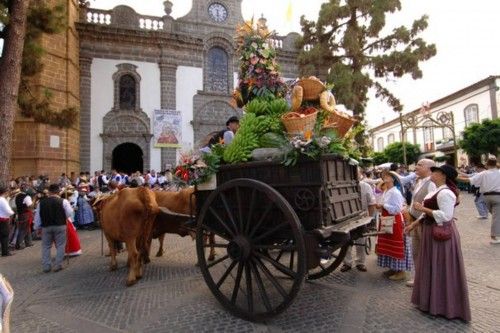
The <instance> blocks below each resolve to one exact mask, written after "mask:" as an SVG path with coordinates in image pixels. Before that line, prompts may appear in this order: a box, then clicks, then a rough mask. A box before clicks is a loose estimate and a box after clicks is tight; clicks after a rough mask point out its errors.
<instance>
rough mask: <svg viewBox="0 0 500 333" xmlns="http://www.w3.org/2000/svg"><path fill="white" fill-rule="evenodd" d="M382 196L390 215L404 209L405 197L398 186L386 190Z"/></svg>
mask: <svg viewBox="0 0 500 333" xmlns="http://www.w3.org/2000/svg"><path fill="white" fill-rule="evenodd" d="M382 198H383V206H384V209H385V210H386V211H387V212H388V213H389V214H390V215H396V214H398V213H400V212H401V211H402V210H403V205H404V203H405V199H404V198H403V195H402V194H401V191H399V190H398V188H397V187H396V186H394V187H393V188H391V189H390V190H387V191H385V192H384V194H383V196H382Z"/></svg>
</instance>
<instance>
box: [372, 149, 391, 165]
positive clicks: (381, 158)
mask: <svg viewBox="0 0 500 333" xmlns="http://www.w3.org/2000/svg"><path fill="white" fill-rule="evenodd" d="M372 159H373V164H374V165H380V164H383V163H387V162H389V159H388V158H387V156H385V154H384V152H383V151H377V152H374V153H373V154H372Z"/></svg>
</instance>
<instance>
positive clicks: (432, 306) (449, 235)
mask: <svg viewBox="0 0 500 333" xmlns="http://www.w3.org/2000/svg"><path fill="white" fill-rule="evenodd" d="M463 171H465V170H462V171H457V170H456V169H455V168H454V167H452V166H450V165H448V164H444V165H441V166H439V167H438V166H436V164H435V162H434V161H433V160H430V159H421V160H419V161H418V162H417V163H416V165H415V170H414V172H411V173H409V172H408V171H407V170H406V168H404V167H400V166H398V165H396V164H392V165H391V166H390V168H388V169H380V170H377V169H374V170H370V171H367V172H360V191H361V201H362V202H361V203H362V207H363V209H365V210H366V211H367V212H368V214H369V216H374V217H378V219H379V223H378V231H379V232H378V235H377V243H376V249H375V252H376V254H377V265H378V266H380V267H382V268H385V269H387V270H386V271H385V272H384V273H383V275H384V276H386V277H387V278H388V279H390V280H393V281H406V285H407V286H408V287H412V288H413V294H412V299H411V301H412V303H413V304H415V305H416V306H417V307H418V308H419V309H420V310H422V311H425V312H428V313H430V314H432V315H441V316H444V317H446V318H450V319H451V318H460V319H462V320H464V321H470V319H471V313H470V305H469V297H468V290H467V281H466V277H465V267H464V263H463V257H462V252H461V245H460V235H459V232H458V229H457V228H456V224H455V223H456V222H455V218H454V211H455V207H456V206H457V205H458V204H459V203H460V193H459V192H460V190H459V188H458V186H457V183H462V184H464V183H466V184H470V185H472V186H473V188H472V192H473V193H474V194H475V204H476V207H477V210H478V213H479V215H478V219H481V220H486V219H488V217H489V214H491V240H490V243H491V244H492V245H495V244H500V170H499V169H498V163H497V160H496V159H494V158H489V159H488V160H487V162H486V165H482V164H478V165H476V166H475V167H473V168H469V169H468V170H467V173H466V172H463ZM382 221H383V222H382ZM387 226H389V230H390V232H387V231H384V228H387ZM364 242H365V240H364V239H360V240H357V241H356V244H357V245H355V246H354V247H355V248H356V256H355V259H354V260H353V259H352V256H351V249H349V250H348V252H347V255H346V257H345V259H344V263H343V265H342V267H341V268H340V270H341V272H347V271H349V270H351V269H352V267H353V266H354V265H355V267H356V268H357V269H358V270H359V271H361V272H365V271H366V270H367V268H366V265H365V251H364Z"/></svg>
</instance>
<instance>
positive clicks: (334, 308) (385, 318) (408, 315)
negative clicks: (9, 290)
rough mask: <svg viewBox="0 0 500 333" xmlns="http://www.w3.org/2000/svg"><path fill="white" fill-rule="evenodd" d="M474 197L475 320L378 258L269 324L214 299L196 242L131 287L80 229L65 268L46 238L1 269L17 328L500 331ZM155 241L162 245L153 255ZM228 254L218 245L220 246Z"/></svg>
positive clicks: (492, 268)
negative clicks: (76, 252) (444, 308)
mask: <svg viewBox="0 0 500 333" xmlns="http://www.w3.org/2000/svg"><path fill="white" fill-rule="evenodd" d="M476 215H477V213H476V210H475V208H474V205H473V201H472V197H471V196H470V195H468V194H465V193H463V194H462V204H461V205H460V206H459V207H458V214H457V217H458V226H459V229H460V232H461V235H462V249H463V253H464V257H465V263H466V272H467V278H468V281H469V293H470V299H471V306H472V322H471V323H470V324H464V323H463V322H461V321H459V320H454V321H448V320H446V319H442V318H433V317H430V316H427V315H425V314H423V313H421V312H420V311H418V310H416V309H414V308H413V306H412V305H411V303H410V295H411V289H410V288H408V287H406V286H405V285H404V283H401V282H391V281H389V280H387V279H385V278H382V276H381V273H382V270H381V269H380V268H378V267H376V266H375V262H376V257H375V255H373V254H372V255H370V256H369V257H368V259H367V263H368V272H367V273H360V272H357V271H356V270H351V271H349V272H347V273H340V272H338V271H337V272H335V273H333V274H332V275H330V276H329V277H327V278H324V279H321V280H317V281H315V282H313V283H305V284H304V286H303V288H302V290H301V291H300V293H299V296H298V297H297V299H296V300H295V302H294V303H293V304H292V306H291V307H290V308H289V309H288V310H287V311H286V312H285V313H283V314H282V315H280V316H278V317H276V318H274V319H272V320H269V321H267V322H265V323H258V324H257V323H251V322H246V321H244V320H240V319H237V318H235V317H232V316H231V315H230V314H228V313H227V312H226V311H224V309H222V308H221V307H220V306H219V304H218V303H217V301H216V300H215V298H214V297H213V296H212V294H211V293H210V291H209V290H208V287H207V286H206V285H205V282H204V280H203V278H202V277H201V274H200V272H199V270H198V269H197V267H195V262H196V258H195V245H194V242H192V241H191V240H190V239H188V238H180V237H177V236H168V237H167V238H166V241H165V245H166V249H167V250H166V253H165V255H164V257H163V258H155V257H154V256H153V257H152V262H151V263H150V264H149V265H148V266H147V267H146V270H145V275H144V277H143V279H142V280H141V281H139V283H138V284H136V285H135V286H133V287H130V288H126V287H125V283H124V282H125V278H126V268H125V262H126V256H125V255H124V254H121V255H120V256H119V265H120V268H119V270H118V271H115V272H110V271H109V269H108V266H109V258H106V257H103V256H101V235H100V231H98V230H97V231H81V232H79V235H80V238H81V242H82V248H83V251H84V254H83V255H82V256H81V257H78V258H74V259H71V260H70V262H69V266H66V268H65V269H64V270H63V271H61V272H58V273H48V274H44V273H42V271H41V265H40V242H39V241H38V242H36V243H35V246H34V247H32V248H28V249H25V250H23V251H17V253H16V255H15V256H13V257H7V258H0V272H2V273H3V274H4V275H5V276H7V278H8V279H9V280H10V281H11V283H12V285H13V287H14V289H15V293H16V294H15V302H14V305H13V310H12V332H14V333H16V332H51V333H55V332H110V333H111V332H190V331H196V332H214V331H217V332H219V331H231V332H284V331H287V332H288V331H294V332H295V331H296V332H306V331H309V332H311V331H314V332H320V331H324V332H326V331H328V332H398V333H401V332H433V331H446V332H499V331H500V279H499V276H500V265H499V258H500V246H498V245H497V246H494V245H490V244H489V230H490V222H489V220H488V221H484V220H476V218H475V216H476ZM156 248H157V244H156V243H155V244H154V247H153V249H152V253H153V254H154V253H155V251H156ZM219 251H220V250H219Z"/></svg>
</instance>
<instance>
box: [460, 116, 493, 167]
mask: <svg viewBox="0 0 500 333" xmlns="http://www.w3.org/2000/svg"><path fill="white" fill-rule="evenodd" d="M460 147H461V148H462V149H463V150H465V152H466V153H467V154H468V155H469V156H470V157H471V158H472V159H476V160H477V159H478V157H480V156H481V155H483V154H492V155H495V156H498V155H499V148H500V118H497V119H493V120H490V119H486V120H484V121H483V122H482V123H481V124H477V123H474V124H472V125H470V126H468V127H466V128H465V130H464V136H463V140H461V141H460Z"/></svg>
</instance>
